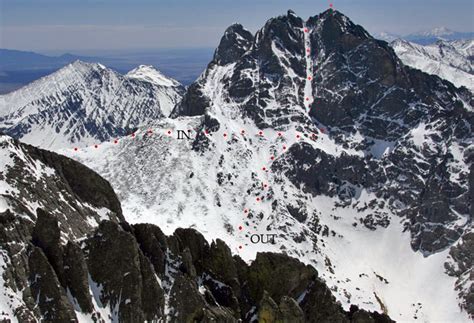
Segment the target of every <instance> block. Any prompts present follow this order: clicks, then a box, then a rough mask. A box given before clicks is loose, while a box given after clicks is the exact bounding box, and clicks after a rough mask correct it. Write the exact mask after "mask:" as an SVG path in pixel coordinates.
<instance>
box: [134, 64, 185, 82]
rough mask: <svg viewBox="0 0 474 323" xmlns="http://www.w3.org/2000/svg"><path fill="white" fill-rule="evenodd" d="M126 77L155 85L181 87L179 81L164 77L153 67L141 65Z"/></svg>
mask: <svg viewBox="0 0 474 323" xmlns="http://www.w3.org/2000/svg"><path fill="white" fill-rule="evenodd" d="M125 76H126V77H128V78H132V79H137V80H141V81H146V82H150V83H153V84H155V85H161V86H170V87H179V86H181V84H180V83H179V82H178V81H176V80H174V79H172V78H170V77H167V76H165V75H163V74H162V73H161V72H160V71H158V70H157V69H156V68H154V67H153V66H151V65H140V66H138V67H137V68H134V69H133V70H131V71H130V72H128V73H127V74H126V75H125Z"/></svg>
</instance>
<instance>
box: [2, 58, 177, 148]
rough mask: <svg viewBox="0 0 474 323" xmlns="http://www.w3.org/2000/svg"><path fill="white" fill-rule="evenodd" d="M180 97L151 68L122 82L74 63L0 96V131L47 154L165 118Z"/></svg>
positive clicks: (103, 70) (91, 66)
mask: <svg viewBox="0 0 474 323" xmlns="http://www.w3.org/2000/svg"><path fill="white" fill-rule="evenodd" d="M149 79H151V80H152V81H150V80H149ZM157 83H158V84H157ZM164 84H166V86H164ZM183 92H184V87H182V86H181V85H180V84H179V83H178V82H176V81H174V80H172V79H170V78H167V77H165V76H163V75H162V74H161V73H160V72H158V71H156V70H155V69H153V68H151V67H141V68H138V69H137V70H136V71H135V72H134V73H131V75H127V76H123V75H121V74H119V73H117V72H115V71H113V70H112V69H109V68H106V67H105V66H103V65H101V64H98V63H86V62H82V61H75V62H73V63H71V64H68V65H66V66H65V67H63V68H61V69H60V70H58V71H56V72H54V73H52V74H50V75H48V76H46V77H43V78H41V79H39V80H37V81H35V82H33V83H31V84H29V85H27V86H25V87H23V88H21V89H18V90H16V91H14V92H12V93H8V94H6V95H1V96H0V130H2V131H3V132H5V133H7V134H8V135H11V136H12V137H14V138H17V139H22V140H23V141H24V142H27V143H30V144H34V145H37V146H40V147H42V148H47V149H57V148H64V147H71V146H72V145H75V146H81V145H91V144H94V143H98V142H102V141H104V140H108V139H111V138H115V137H118V136H123V135H126V134H128V133H130V132H132V131H133V129H135V128H136V127H138V126H139V125H141V124H144V123H146V122H148V121H149V120H152V119H157V118H162V117H165V116H168V115H169V114H170V112H171V110H172V109H173V107H174V106H175V104H176V102H178V100H179V99H180V98H181V96H182V94H183Z"/></svg>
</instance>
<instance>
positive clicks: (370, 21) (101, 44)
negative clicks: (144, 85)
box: [0, 0, 474, 54]
mask: <svg viewBox="0 0 474 323" xmlns="http://www.w3.org/2000/svg"><path fill="white" fill-rule="evenodd" d="M332 3H333V6H334V8H335V9H336V10H339V11H341V12H342V13H344V14H345V15H347V16H348V17H349V18H350V19H351V20H353V21H354V23H357V24H360V25H362V26H363V27H364V28H366V29H367V30H368V31H369V32H370V33H372V34H378V33H380V32H388V33H392V34H398V35H406V34H409V33H415V32H419V31H425V30H431V29H433V28H436V27H442V26H443V27H446V28H448V29H451V30H454V31H459V32H472V31H473V30H474V22H473V21H472V20H473V19H472V12H473V9H474V2H473V1H470V0H455V1H451V2H450V3H447V2H446V1H440V0H434V1H416V2H413V1H407V0H400V1H391V2H380V1H375V0H361V1H358V2H357V3H355V2H354V1H352V0H340V1H333V2H332ZM329 4H330V1H320V2H319V3H316V4H315V3H314V1H307V0H301V1H282V0H273V1H269V0H259V1H250V0H241V1H239V2H238V3H236V2H232V1H225V0H224V1H215V0H203V1H201V2H199V3H197V2H193V1H190V0H182V1H180V2H173V1H172V0H161V1H152V0H138V1H133V2H132V1H126V0H115V1H111V0H86V1H79V0H70V1H67V2H65V1H61V0H44V1H35V0H18V1H14V2H13V1H8V0H0V9H1V10H0V11H1V16H0V27H1V31H0V47H1V48H8V49H16V50H28V51H35V52H39V53H45V54H46V53H57V54H61V53H64V52H73V53H74V54H81V53H87V52H97V51H111V52H113V51H122V52H123V51H127V50H132V51H140V50H166V49H184V48H189V49H196V48H215V47H216V46H217V44H218V42H219V40H220V38H221V36H222V34H223V33H224V31H225V29H226V28H227V27H228V26H229V25H231V24H232V23H234V22H239V23H241V24H242V25H243V26H244V27H245V28H247V29H249V30H250V31H252V32H256V31H257V30H258V29H259V28H261V27H262V26H263V25H264V24H265V22H266V21H267V20H268V19H269V18H271V17H274V16H278V15H281V14H284V13H286V11H287V10H288V9H292V10H294V11H295V12H296V14H297V15H299V16H301V17H302V18H303V19H307V18H308V17H309V16H313V15H316V14H319V13H320V12H322V11H324V10H326V9H327V8H329Z"/></svg>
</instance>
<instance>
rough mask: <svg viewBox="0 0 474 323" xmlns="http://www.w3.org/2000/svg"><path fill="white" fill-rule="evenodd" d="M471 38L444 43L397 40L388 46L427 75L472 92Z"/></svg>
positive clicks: (473, 41)
mask: <svg viewBox="0 0 474 323" xmlns="http://www.w3.org/2000/svg"><path fill="white" fill-rule="evenodd" d="M473 43H474V40H470V41H456V42H452V43H451V42H445V41H442V40H440V41H437V42H436V43H435V44H431V45H427V46H422V45H417V44H414V43H410V42H408V41H406V40H402V39H397V40H395V41H393V42H392V43H391V46H392V47H393V49H394V50H395V52H396V53H397V55H398V57H400V59H401V60H402V61H403V63H404V64H406V65H408V66H411V67H414V68H418V69H420V70H422V71H423V72H426V73H428V74H433V75H438V76H439V77H441V78H443V79H445V80H448V81H450V82H451V83H453V84H454V85H456V86H465V87H467V88H468V89H469V90H471V91H472V92H474V65H473V61H472V49H470V48H472V47H473Z"/></svg>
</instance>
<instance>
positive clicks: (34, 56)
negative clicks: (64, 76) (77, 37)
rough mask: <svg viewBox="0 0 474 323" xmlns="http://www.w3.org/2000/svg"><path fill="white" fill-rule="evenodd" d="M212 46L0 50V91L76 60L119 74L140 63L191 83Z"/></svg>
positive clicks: (200, 70)
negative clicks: (53, 52)
mask: <svg viewBox="0 0 474 323" xmlns="http://www.w3.org/2000/svg"><path fill="white" fill-rule="evenodd" d="M212 53H213V49H210V48H201V49H161V50H142V51H134V52H110V53H100V55H94V56H85V55H75V54H70V53H66V54H63V55H58V56H50V55H44V54H39V53H35V52H27V51H19V50H11V49H0V94H5V93H8V92H11V91H14V90H16V89H18V88H19V87H22V86H24V85H26V84H28V83H31V82H33V81H35V80H37V79H39V78H40V77H43V76H46V75H49V74H51V73H53V72H55V71H57V70H58V69H60V68H62V67H63V66H65V65H67V64H69V63H72V62H74V61H76V60H80V61H83V62H90V63H101V64H103V65H105V66H108V67H110V68H113V69H114V70H116V71H118V72H120V73H126V72H128V71H129V70H131V69H133V68H135V67H136V66H138V65H141V64H147V65H153V66H154V67H156V68H159V69H160V70H161V71H163V72H164V73H165V74H166V75H169V76H171V77H173V78H174V79H176V80H178V81H179V82H181V83H182V84H184V85H188V84H191V83H192V82H193V81H194V80H195V79H196V78H197V77H198V76H199V74H200V73H201V72H202V71H203V70H204V68H205V67H206V65H207V63H208V62H209V60H210V59H211V57H212Z"/></svg>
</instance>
